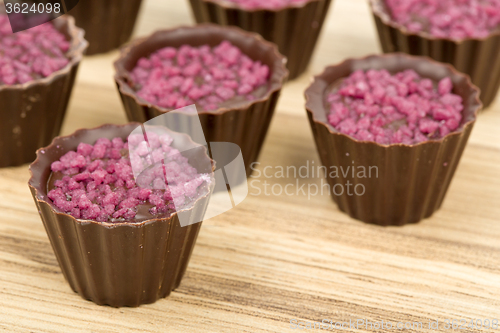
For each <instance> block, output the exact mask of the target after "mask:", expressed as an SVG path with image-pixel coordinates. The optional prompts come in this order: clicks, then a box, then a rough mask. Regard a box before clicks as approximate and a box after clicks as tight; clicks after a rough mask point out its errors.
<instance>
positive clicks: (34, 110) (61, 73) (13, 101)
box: [0, 16, 88, 167]
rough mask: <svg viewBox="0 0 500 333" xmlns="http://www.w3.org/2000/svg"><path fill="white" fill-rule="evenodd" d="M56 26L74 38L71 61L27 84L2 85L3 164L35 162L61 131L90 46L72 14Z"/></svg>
mask: <svg viewBox="0 0 500 333" xmlns="http://www.w3.org/2000/svg"><path fill="white" fill-rule="evenodd" d="M53 23H54V26H55V27H56V28H57V29H58V30H59V31H60V32H62V33H63V34H64V35H66V37H67V38H68V39H69V40H71V46H70V49H69V51H68V53H67V55H68V58H69V64H68V65H66V66H65V67H64V68H62V69H60V70H58V71H56V72H54V73H52V74H51V75H49V76H48V77H46V78H43V79H38V80H34V81H31V82H27V83H24V84H16V85H0V105H1V112H2V121H0V155H1V156H2V158H1V159H0V167H8V166H17V165H21V164H24V163H28V162H32V161H33V160H34V159H35V151H36V150H37V149H38V148H40V147H43V146H46V145H48V144H49V143H50V141H51V140H52V139H53V138H54V137H55V136H56V135H58V134H59V131H60V130H61V125H62V122H63V119H64V115H65V113H66V108H67V106H68V102H69V98H70V96H71V91H72V89H73V84H74V82H75V76H76V72H77V70H78V65H79V64H80V61H81V60H82V57H83V53H84V52H85V49H86V48H87V45H88V43H87V41H86V40H85V39H84V38H83V35H84V31H83V30H82V29H79V28H77V27H75V24H74V20H73V18H72V17H71V16H61V17H58V18H57V19H55V20H54V21H53Z"/></svg>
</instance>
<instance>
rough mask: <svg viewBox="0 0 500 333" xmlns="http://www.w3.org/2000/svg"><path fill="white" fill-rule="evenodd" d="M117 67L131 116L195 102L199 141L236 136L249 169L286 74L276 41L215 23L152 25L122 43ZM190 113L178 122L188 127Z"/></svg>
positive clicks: (230, 139) (144, 115)
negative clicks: (153, 28) (150, 31)
mask: <svg viewBox="0 0 500 333" xmlns="http://www.w3.org/2000/svg"><path fill="white" fill-rule="evenodd" d="M115 68H116V76H115V80H116V83H117V86H118V89H119V92H120V95H121V97H122V101H123V104H124V106H125V110H126V112H127V117H128V119H129V120H132V121H140V122H146V121H148V120H150V119H153V118H155V117H157V116H161V115H162V114H165V113H167V112H169V111H172V110H175V109H179V108H182V107H185V106H188V105H192V104H195V105H196V108H197V111H198V115H197V116H198V118H199V121H200V122H201V127H202V130H203V132H204V135H205V142H231V143H235V144H237V145H238V146H239V147H240V148H241V152H242V155H243V159H244V161H245V168H246V172H247V175H249V174H250V171H251V169H250V164H251V163H253V162H255V161H256V160H257V157H258V154H259V152H260V149H261V147H262V143H263V141H264V138H265V136H266V133H267V129H268V127H269V123H270V121H271V117H272V115H273V113H274V109H275V107H276V103H277V100H278V97H279V94H280V91H281V87H282V85H283V83H284V81H285V80H286V77H287V74H288V72H287V70H286V68H285V58H284V57H283V56H282V55H280V54H279V53H278V51H277V49H276V46H274V45H273V44H271V43H269V42H266V41H264V40H263V39H262V38H260V37H259V36H258V35H256V34H251V33H247V32H244V31H242V30H240V29H237V28H229V27H220V26H216V25H199V26H195V27H182V28H177V29H173V30H164V31H158V32H156V33H154V34H153V35H151V36H149V37H146V38H142V39H139V40H136V41H134V42H132V43H131V44H130V45H128V46H127V47H125V48H124V49H123V50H122V54H121V57H120V59H118V60H117V61H116V62H115ZM196 120H197V119H196ZM189 121H190V120H188V118H183V119H182V120H180V122H181V123H182V124H183V125H179V126H181V127H183V128H189V127H190V126H189V124H188V122H189ZM223 165H225V164H224V163H223Z"/></svg>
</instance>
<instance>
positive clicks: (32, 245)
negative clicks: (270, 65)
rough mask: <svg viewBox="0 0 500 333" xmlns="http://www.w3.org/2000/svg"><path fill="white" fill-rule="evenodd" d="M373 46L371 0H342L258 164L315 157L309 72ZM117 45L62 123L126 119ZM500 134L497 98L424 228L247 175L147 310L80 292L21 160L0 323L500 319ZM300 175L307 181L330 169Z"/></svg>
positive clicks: (185, 16) (147, 22) (75, 327)
mask: <svg viewBox="0 0 500 333" xmlns="http://www.w3.org/2000/svg"><path fill="white" fill-rule="evenodd" d="M191 23H192V18H191V14H190V10H189V8H188V5H187V1H183V0H145V3H144V6H143V8H142V10H141V13H140V19H139V21H138V24H137V27H136V32H135V33H136V35H144V34H147V33H150V32H152V31H154V30H155V29H159V28H163V27H174V26H177V25H181V24H191ZM379 52H380V49H379V46H378V42H377V38H376V32H375V27H374V24H373V21H372V18H371V17H370V14H369V10H368V5H367V3H366V1H365V0H335V2H334V4H333V7H332V8H331V9H330V12H329V14H328V19H327V22H326V23H325V27H324V30H323V33H322V35H321V38H320V40H319V44H318V47H317V50H316V53H315V56H314V58H313V61H312V64H311V66H310V68H309V71H308V72H307V73H306V74H304V75H303V76H301V77H300V78H299V79H298V80H296V81H293V82H290V83H288V84H287V85H286V86H285V88H284V90H283V93H282V98H281V100H280V103H279V105H278V108H277V114H276V116H275V118H274V119H273V122H272V125H271V128H270V130H269V133H268V137H267V139H266V142H265V145H264V148H263V151H262V154H261V158H260V162H261V164H260V169H261V170H262V169H263V168H264V167H266V166H284V167H286V166H296V167H297V168H298V167H300V166H302V165H306V163H307V161H309V163H312V161H314V162H315V163H316V164H318V163H319V161H318V155H317V153H316V150H315V146H314V143H313V138H312V134H311V130H310V128H309V124H308V122H307V119H306V114H305V111H304V109H303V104H304V98H303V90H304V89H305V87H306V86H307V85H308V83H309V81H310V76H311V75H312V74H314V73H319V72H320V71H321V70H322V68H323V67H325V66H326V65H328V64H332V63H336V62H339V61H341V60H342V59H344V58H347V57H357V56H364V55H367V54H371V53H379ZM116 57H117V52H112V53H109V54H106V55H104V56H94V57H88V58H85V59H84V61H83V63H82V65H81V67H80V72H79V76H78V80H77V84H76V86H75V89H74V92H73V97H72V100H71V104H70V108H69V112H68V114H67V118H66V121H65V123H64V128H63V133H64V134H69V133H71V132H73V131H74V130H76V129H77V128H81V127H95V126H98V125H100V124H102V123H124V122H125V121H126V119H125V114H124V111H123V109H122V106H121V103H120V100H119V97H118V94H117V92H116V90H115V86H114V82H113V79H112V75H113V69H112V66H111V64H112V62H113V60H114V59H115V58H116ZM499 132H500V100H499V99H497V101H496V103H495V104H494V105H493V106H492V107H491V108H490V109H489V110H488V111H486V112H484V113H482V114H481V115H480V118H479V120H478V122H477V125H476V127H475V128H474V131H473V134H472V137H471V139H470V141H469V144H468V146H467V148H466V150H465V153H464V156H463V158H462V161H461V164H460V166H459V168H458V170H457V172H456V175H455V177H454V180H453V182H452V185H451V187H450V189H449V192H448V195H447V198H446V200H445V203H444V205H443V207H442V209H441V210H440V211H439V212H437V213H436V214H435V215H434V216H433V217H432V218H430V219H427V220H424V221H422V222H421V223H419V224H416V225H410V226H405V227H386V228H383V227H377V226H372V225H367V224H364V223H361V222H358V221H355V220H352V219H350V218H349V217H348V216H346V215H344V214H342V213H341V212H339V210H338V209H337V208H336V206H335V205H334V203H333V202H332V201H331V199H330V197H329V196H328V195H327V194H324V195H316V196H314V197H311V198H308V197H307V195H303V194H300V193H299V195H293V196H285V195H281V196H278V195H272V194H271V195H268V196H266V195H264V193H262V194H261V195H256V194H257V190H256V189H254V188H250V195H249V196H248V197H247V199H245V201H244V202H243V203H241V204H240V205H239V206H238V207H237V208H235V209H233V210H231V211H229V212H227V213H225V214H223V215H221V216H218V217H215V218H213V219H211V220H209V221H207V223H206V226H204V227H202V230H201V232H200V235H199V238H198V242H197V245H196V247H195V250H194V254H193V256H192V259H191V262H190V265H189V267H188V271H187V273H186V276H185V277H184V280H183V282H182V284H181V286H180V288H179V289H178V290H176V291H175V292H173V293H172V294H171V296H170V297H168V298H167V299H163V300H160V301H158V302H157V303H155V304H151V305H145V306H141V307H139V308H121V309H114V308H109V307H101V306H97V305H95V304H94V303H92V302H89V301H85V300H83V299H81V298H80V297H79V296H78V295H77V294H75V293H73V292H72V291H71V289H70V288H69V285H68V284H67V283H66V281H65V280H64V277H63V276H62V274H61V271H60V269H59V267H58V264H57V261H56V258H55V256H54V254H53V252H52V249H51V246H50V244H49V241H48V238H47V236H46V234H45V230H44V228H43V226H42V223H41V221H40V218H39V215H38V212H37V210H36V208H35V205H34V203H33V199H32V197H31V195H30V193H29V190H28V186H27V185H26V184H27V181H28V178H29V176H28V168H27V166H22V167H18V168H7V169H1V170H0V330H2V329H3V330H5V331H6V332H129V331H130V332H293V331H297V329H295V330H293V329H292V328H291V325H290V320H291V319H294V318H295V319H299V320H302V321H321V320H322V319H329V320H332V321H333V322H336V321H343V322H344V321H349V320H352V321H356V320H357V319H360V320H365V321H371V322H376V321H378V322H380V321H381V320H383V321H384V322H391V324H393V325H394V327H393V330H392V331H397V329H396V327H395V326H396V324H397V323H398V322H401V323H403V324H404V323H406V322H422V323H423V329H418V328H417V327H413V328H410V329H407V330H405V331H415V332H416V331H419V332H420V331H432V330H429V329H428V328H427V327H428V322H429V320H433V321H435V320H439V322H440V331H448V330H445V328H444V320H445V319H447V318H449V319H462V318H463V319H468V320H470V319H473V318H477V319H483V320H484V319H489V320H492V319H497V320H499V321H500V298H499V295H500V223H499V222H500V204H499V199H500V133H499ZM264 180H267V181H268V183H269V184H270V185H273V184H280V185H282V186H283V185H286V184H288V183H293V184H295V183H296V181H297V180H296V179H293V178H280V179H277V178H274V177H273V178H270V179H266V178H264V177H261V178H258V179H252V180H251V181H261V183H260V185H259V184H258V183H254V186H260V187H261V189H262V190H263V187H262V184H263V183H262V182H263V181H264ZM298 182H299V185H302V184H305V186H306V187H307V186H308V184H320V182H321V179H320V178H317V177H314V178H313V177H310V178H306V179H298ZM468 323H469V322H468ZM400 326H401V324H400ZM408 327H409V326H408ZM385 328H387V326H385ZM308 331H311V330H308ZM313 331H325V330H313ZM330 331H333V330H330ZM345 331H355V332H364V331H369V332H374V331H379V332H382V331H391V330H387V329H382V328H380V329H375V327H374V329H370V326H368V329H366V327H365V326H362V327H361V326H360V327H359V329H352V328H347V329H346V330H345ZM434 331H436V330H434ZM466 331H478V332H487V331H493V332H494V331H498V330H492V329H483V330H477V329H470V328H467V329H466Z"/></svg>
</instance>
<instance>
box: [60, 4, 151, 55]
mask: <svg viewBox="0 0 500 333" xmlns="http://www.w3.org/2000/svg"><path fill="white" fill-rule="evenodd" d="M141 2H142V0H80V1H79V3H78V4H77V5H76V6H75V8H73V9H72V10H70V11H69V14H71V15H73V16H74V17H75V20H76V25H77V26H79V27H82V28H83V29H84V30H85V38H86V39H87V40H88V41H89V43H90V44H89V49H88V50H87V55H92V54H98V53H105V52H108V51H111V50H114V49H116V48H118V47H119V46H121V45H123V44H125V42H127V41H128V40H129V39H130V36H132V31H133V30H134V26H135V21H136V20H137V14H138V13H139V9H140V7H141Z"/></svg>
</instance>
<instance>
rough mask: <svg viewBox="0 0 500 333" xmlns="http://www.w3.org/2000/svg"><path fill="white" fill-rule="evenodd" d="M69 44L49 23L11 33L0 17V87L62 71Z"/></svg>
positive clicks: (2, 17) (8, 25)
mask: <svg viewBox="0 0 500 333" xmlns="http://www.w3.org/2000/svg"><path fill="white" fill-rule="evenodd" d="M69 47H70V43H69V42H68V41H67V40H66V37H65V36H64V35H63V34H62V33H60V32H59V31H57V30H56V28H55V27H54V25H53V24H52V23H45V24H42V25H39V26H36V27H34V28H31V29H28V30H25V31H21V32H18V33H15V34H14V33H12V29H11V27H10V23H9V19H8V17H7V15H1V14H0V85H14V84H22V83H26V82H30V81H33V80H36V79H41V78H44V77H47V76H49V75H50V74H52V73H54V72H55V71H58V70H60V69H61V68H63V67H65V66H66V65H67V64H68V63H69V60H68V58H67V57H66V52H67V51H68V50H69Z"/></svg>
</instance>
